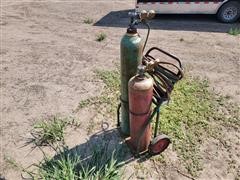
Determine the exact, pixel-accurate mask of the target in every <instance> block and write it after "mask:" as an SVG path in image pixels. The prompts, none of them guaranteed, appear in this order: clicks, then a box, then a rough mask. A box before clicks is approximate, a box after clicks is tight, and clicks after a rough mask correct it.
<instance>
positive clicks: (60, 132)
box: [32, 116, 68, 146]
mask: <svg viewBox="0 0 240 180" xmlns="http://www.w3.org/2000/svg"><path fill="white" fill-rule="evenodd" d="M67 124H68V122H67V120H66V119H61V118H58V117H56V116H54V117H53V118H50V119H47V120H44V121H41V122H38V123H36V124H35V125H34V127H33V133H32V134H33V136H34V137H35V144H36V145H38V146H42V145H51V144H54V143H56V142H58V141H64V131H65V129H66V127H67Z"/></svg>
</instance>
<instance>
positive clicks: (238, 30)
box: [228, 27, 240, 36]
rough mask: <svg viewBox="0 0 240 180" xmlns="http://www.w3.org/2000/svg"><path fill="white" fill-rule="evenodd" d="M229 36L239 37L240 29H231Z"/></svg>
mask: <svg viewBox="0 0 240 180" xmlns="http://www.w3.org/2000/svg"><path fill="white" fill-rule="evenodd" d="M228 34H230V35H233V36H237V35H239V34H240V28H239V27H235V28H231V29H230V30H229V31H228Z"/></svg>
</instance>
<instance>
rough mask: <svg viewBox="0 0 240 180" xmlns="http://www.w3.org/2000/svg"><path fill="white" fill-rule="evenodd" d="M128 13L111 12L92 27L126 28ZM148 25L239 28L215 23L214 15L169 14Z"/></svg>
mask: <svg viewBox="0 0 240 180" xmlns="http://www.w3.org/2000/svg"><path fill="white" fill-rule="evenodd" d="M130 11H133V10H131V9H128V10H121V11H111V12H110V13H108V14H107V15H105V16H104V17H102V18H101V19H100V20H98V21H97V22H96V23H95V24H94V25H95V26H105V27H126V26H127V25H128V24H129V18H128V12H130ZM150 25H151V28H152V29H160V30H170V31H197V32H219V33H226V32H228V31H229V29H230V28H231V27H236V26H240V23H239V22H237V23H234V24H224V23H220V22H218V21H217V19H216V16H215V15H176V14H171V15H170V14H169V15H157V16H156V17H155V18H154V19H153V20H151V23H150ZM141 28H142V27H141Z"/></svg>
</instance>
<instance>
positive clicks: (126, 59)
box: [120, 25, 143, 136]
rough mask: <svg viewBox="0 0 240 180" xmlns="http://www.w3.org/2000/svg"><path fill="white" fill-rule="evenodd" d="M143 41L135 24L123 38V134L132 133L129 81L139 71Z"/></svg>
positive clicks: (121, 119)
mask: <svg viewBox="0 0 240 180" xmlns="http://www.w3.org/2000/svg"><path fill="white" fill-rule="evenodd" d="M142 50H143V43H142V40H141V37H140V35H139V34H138V32H137V28H136V27H135V25H130V26H129V27H128V29H127V32H126V34H125V35H124V36H123V38H122V40H121V87H120V88H121V97H120V100H121V116H120V128H121V133H122V134H123V135H126V136H129V135H130V127H129V126H130V123H129V104H128V81H129V79H131V77H133V76H135V75H136V73H137V67H138V65H139V64H140V63H141V60H142Z"/></svg>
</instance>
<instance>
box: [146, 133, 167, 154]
mask: <svg viewBox="0 0 240 180" xmlns="http://www.w3.org/2000/svg"><path fill="white" fill-rule="evenodd" d="M170 143H171V141H170V138H169V137H168V136H167V135H165V134H162V135H160V136H157V137H155V138H154V139H153V140H152V142H151V144H150V145H149V147H148V151H149V154H150V155H157V154H160V153H161V152H163V151H164V150H165V149H167V147H168V145H169V144H170Z"/></svg>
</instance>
